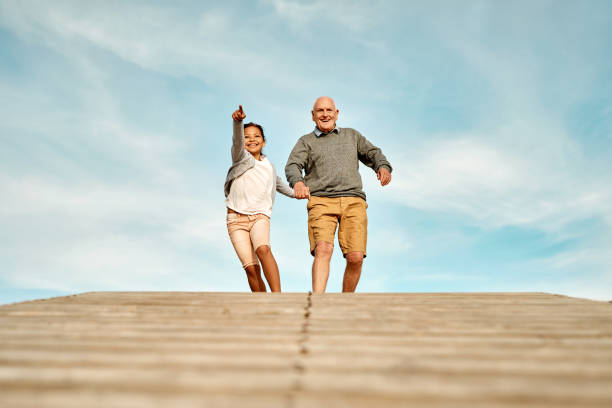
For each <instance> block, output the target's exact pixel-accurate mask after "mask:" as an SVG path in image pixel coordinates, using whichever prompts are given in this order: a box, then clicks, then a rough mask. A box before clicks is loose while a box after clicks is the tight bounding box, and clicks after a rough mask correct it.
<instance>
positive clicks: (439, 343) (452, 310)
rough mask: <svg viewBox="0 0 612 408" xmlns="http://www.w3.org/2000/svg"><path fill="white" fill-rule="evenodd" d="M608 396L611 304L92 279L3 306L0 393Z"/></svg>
mask: <svg viewBox="0 0 612 408" xmlns="http://www.w3.org/2000/svg"><path fill="white" fill-rule="evenodd" d="M407 405H414V406H422V407H492V406H495V407H519V406H530V407H610V406H612V304H610V303H606V302H595V301H588V300H583V299H575V298H568V297H564V296H558V295H550V294H542V293H401V294H400V293H378V294H368V293H358V294H337V293H336V294H334V293H330V294H322V295H310V294H305V293H283V294H251V293H195V292H191V293H185V292H93V293H85V294H81V295H75V296H67V297H60V298H52V299H44V300H37V301H33V302H23V303H16V304H12V305H6V306H0V406H2V407H5V406H6V407H84V406H87V407H109V406H112V407H166V406H168V407H203V406H206V407H243V406H248V407H260V406H261V407H312V406H326V407H351V408H354V407H370V406H376V407H404V406H407Z"/></svg>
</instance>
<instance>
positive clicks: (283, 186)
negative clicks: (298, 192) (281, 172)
mask: <svg viewBox="0 0 612 408" xmlns="http://www.w3.org/2000/svg"><path fill="white" fill-rule="evenodd" d="M276 191H278V192H279V193H281V194H282V195H286V196H287V197H291V198H295V194H294V193H293V189H292V188H291V187H289V185H288V184H287V183H285V181H284V180H283V179H282V178H281V176H276Z"/></svg>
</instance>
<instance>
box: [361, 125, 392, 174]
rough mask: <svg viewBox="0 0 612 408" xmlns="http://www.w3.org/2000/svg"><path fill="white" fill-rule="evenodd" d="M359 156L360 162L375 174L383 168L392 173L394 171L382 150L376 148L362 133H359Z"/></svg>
mask: <svg viewBox="0 0 612 408" xmlns="http://www.w3.org/2000/svg"><path fill="white" fill-rule="evenodd" d="M357 137H358V141H357V154H358V157H359V160H360V161H361V162H362V163H363V164H365V165H366V166H368V167H370V168H372V169H373V170H374V171H375V172H378V169H380V168H381V167H386V168H387V170H389V171H390V172H391V171H393V168H392V167H391V164H390V163H389V161H388V160H387V158H386V157H385V155H384V154H383V153H382V150H380V148H378V147H376V146H374V145H373V144H372V143H370V141H369V140H368V139H366V138H365V137H364V136H363V135H362V134H361V133H358V136H357Z"/></svg>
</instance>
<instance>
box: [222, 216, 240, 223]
mask: <svg viewBox="0 0 612 408" xmlns="http://www.w3.org/2000/svg"><path fill="white" fill-rule="evenodd" d="M225 220H226V221H227V224H228V225H229V224H235V223H237V222H238V221H240V214H236V213H228V214H227V217H226V218H225Z"/></svg>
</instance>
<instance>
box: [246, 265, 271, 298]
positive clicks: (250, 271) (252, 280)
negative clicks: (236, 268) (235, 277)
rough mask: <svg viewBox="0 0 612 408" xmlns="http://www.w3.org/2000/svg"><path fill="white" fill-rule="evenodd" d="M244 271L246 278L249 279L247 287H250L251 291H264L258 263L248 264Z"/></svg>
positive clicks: (264, 286)
mask: <svg viewBox="0 0 612 408" xmlns="http://www.w3.org/2000/svg"><path fill="white" fill-rule="evenodd" d="M244 271H245V272H246V275H247V280H248V281H249V287H250V288H251V292H265V291H266V284H265V283H264V281H263V279H261V272H260V269H259V265H249V266H247V267H246V268H244Z"/></svg>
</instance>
